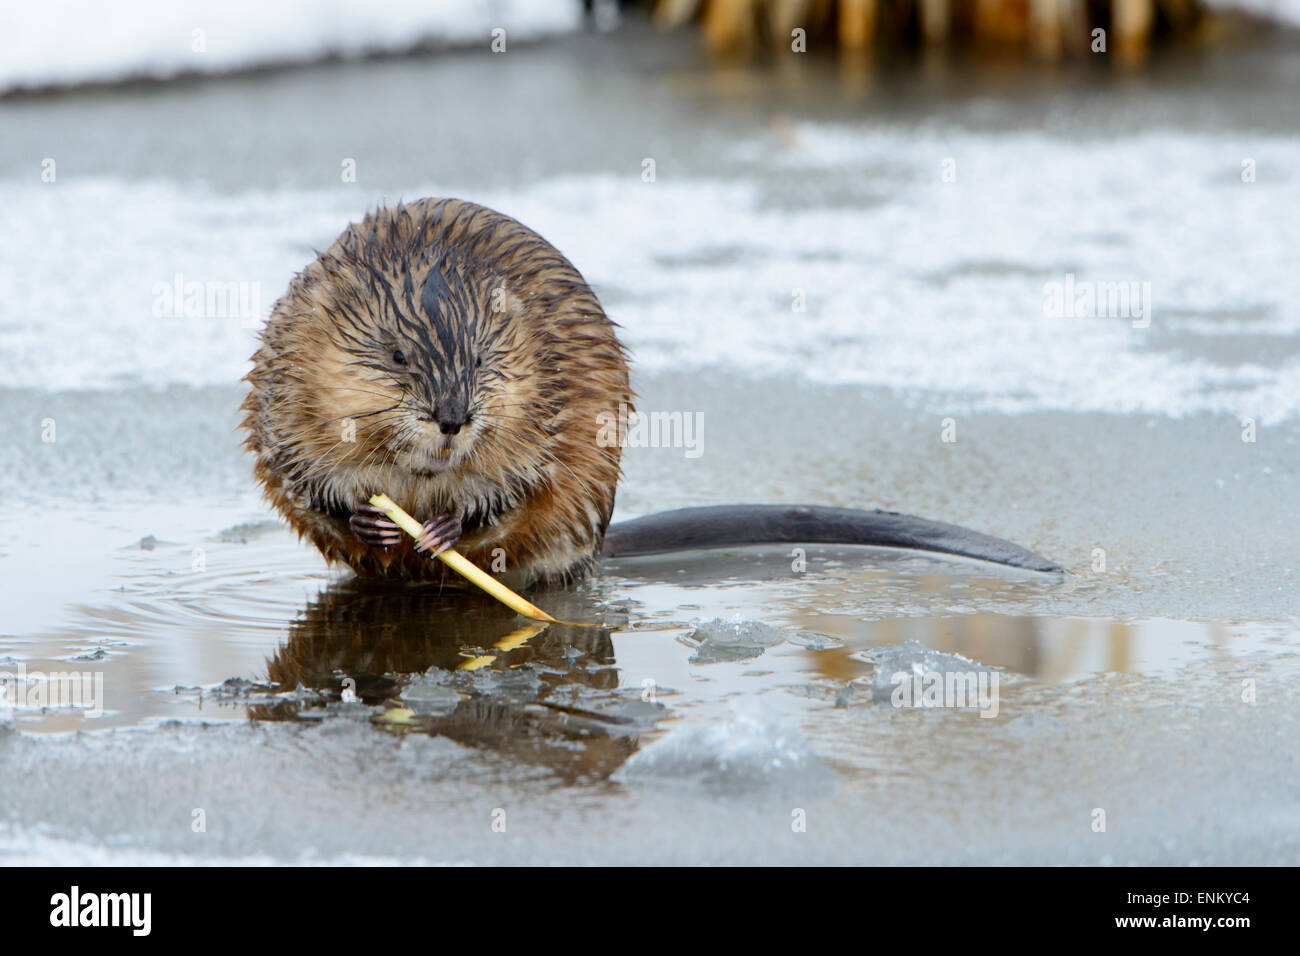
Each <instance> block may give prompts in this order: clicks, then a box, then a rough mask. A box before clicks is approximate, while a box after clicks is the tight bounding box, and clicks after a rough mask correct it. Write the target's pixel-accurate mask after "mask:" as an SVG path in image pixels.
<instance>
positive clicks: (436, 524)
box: [415, 514, 463, 557]
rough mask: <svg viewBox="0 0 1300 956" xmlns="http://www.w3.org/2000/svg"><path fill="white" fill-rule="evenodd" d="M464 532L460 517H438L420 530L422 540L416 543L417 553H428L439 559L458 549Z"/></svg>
mask: <svg viewBox="0 0 1300 956" xmlns="http://www.w3.org/2000/svg"><path fill="white" fill-rule="evenodd" d="M462 531H463V528H462V526H461V522H460V515H456V514H448V515H438V517H436V518H434V519H432V520H431V521H427V522H425V525H424V527H423V528H421V529H420V540H419V541H417V542H416V545H415V548H416V550H417V551H428V552H429V556H430V557H437V556H438V555H440V554H442V552H444V551H446V550H447V549H449V548H454V547H456V543H457V542H458V541H460V536H461V532H462Z"/></svg>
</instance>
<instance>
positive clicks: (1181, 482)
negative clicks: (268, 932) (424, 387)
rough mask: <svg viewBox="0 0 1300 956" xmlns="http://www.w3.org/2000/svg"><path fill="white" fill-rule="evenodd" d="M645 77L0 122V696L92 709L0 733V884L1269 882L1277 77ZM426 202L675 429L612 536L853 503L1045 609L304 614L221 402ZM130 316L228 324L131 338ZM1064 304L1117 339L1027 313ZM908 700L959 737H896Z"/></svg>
mask: <svg viewBox="0 0 1300 956" xmlns="http://www.w3.org/2000/svg"><path fill="white" fill-rule="evenodd" d="M688 47H689V44H688V42H687V40H686V39H685V38H683V37H674V38H670V39H669V40H667V41H662V40H659V41H655V42H651V41H650V40H649V38H647V37H643V36H640V35H638V33H637V32H636V31H635V29H632V30H629V31H626V32H624V33H620V34H616V35H614V36H613V37H612V38H611V37H604V38H597V37H582V36H579V37H574V38H571V39H568V40H562V41H553V42H550V43H547V44H544V45H539V46H536V47H526V46H520V47H519V48H518V49H517V50H516V51H514V52H511V53H510V54H509V55H508V56H505V57H497V58H490V57H486V56H482V55H476V54H470V53H443V54H439V55H437V56H435V57H431V58H430V57H421V58H410V59H402V60H391V61H383V62H377V63H365V64H333V65H327V66H320V67H311V68H305V69H301V70H295V71H285V72H272V73H265V74H258V75H252V76H243V77H236V78H225V79H211V80H202V81H184V82H179V83H174V84H171V85H167V86H133V87H126V88H118V89H110V90H99V91H85V92H80V93H69V94H63V95H58V96H47V97H28V98H22V99H9V100H0V142H2V143H3V146H0V192H2V194H3V195H4V198H5V202H4V204H3V206H0V216H2V217H3V225H4V227H5V228H4V229H0V382H2V383H3V384H4V388H3V389H2V390H0V443H2V444H3V447H4V449H5V451H4V459H3V461H4V468H3V470H2V471H0V574H2V575H3V580H4V585H3V595H4V599H3V610H4V617H3V621H2V622H0V672H8V673H13V672H15V671H17V670H19V669H25V671H26V672H28V673H29V674H33V675H48V674H51V673H55V672H78V673H80V672H87V673H91V674H97V675H100V676H99V678H98V679H99V680H100V681H102V684H101V685H100V686H101V687H102V699H100V701H99V702H100V703H102V708H103V713H102V715H99V716H95V717H91V716H88V714H87V713H86V712H85V709H84V708H83V709H80V710H79V709H76V708H44V709H43V708H41V707H39V706H20V707H18V708H16V709H13V708H10V709H0V760H3V762H4V765H5V767H6V768H7V770H8V771H9V772H8V773H6V774H5V778H4V779H5V782H3V783H0V807H3V811H2V812H0V861H15V862H33V861H38V860H40V861H59V862H69V863H72V862H111V861H144V862H171V861H179V860H188V859H201V860H203V861H217V860H232V861H256V860H273V861H298V860H320V861H331V860H342V861H356V862H364V861H381V860H382V861H385V862H389V861H409V862H420V861H422V862H480V863H505V862H552V861H572V862H605V861H614V862H619V861H625V862H634V863H669V862H726V861H731V862H742V861H744V862H756V863H757V862H783V861H785V862H862V863H886V862H903V863H914V862H927V861H934V862H1043V863H1057V862H1074V863H1115V864H1123V863H1129V862H1152V863H1189V862H1198V863H1214V862H1218V863H1260V862H1277V863H1295V862H1297V860H1300V804H1298V803H1297V797H1296V789H1295V779H1296V769H1297V768H1296V764H1295V760H1296V757H1295V754H1296V748H1295V743H1294V742H1295V740H1296V739H1297V734H1298V733H1300V726H1298V724H1300V707H1298V706H1297V705H1298V704H1300V693H1298V692H1297V690H1296V687H1297V683H1296V679H1297V677H1300V662H1298V660H1297V655H1296V648H1297V640H1298V633H1297V632H1298V630H1300V628H1298V625H1297V603H1296V585H1297V581H1296V577H1297V574H1300V571H1298V570H1297V569H1298V568H1300V561H1298V560H1297V557H1298V556H1300V545H1297V543H1296V535H1295V529H1296V528H1297V527H1298V526H1300V521H1298V520H1297V519H1298V518H1300V514H1298V512H1300V494H1297V488H1298V487H1300V486H1298V484H1297V481H1298V476H1297V461H1298V458H1297V452H1298V451H1300V444H1298V443H1300V335H1297V332H1300V311H1298V310H1297V308H1296V305H1295V303H1296V302H1297V301H1300V274H1298V273H1297V271H1296V269H1295V267H1294V261H1295V255H1294V250H1295V249H1296V248H1297V247H1298V246H1300V224H1297V219H1296V217H1295V215H1294V213H1295V210H1296V209H1297V208H1300V173H1297V170H1296V157H1297V155H1300V154H1298V152H1297V146H1298V145H1300V137H1298V136H1297V132H1298V131H1300V103H1297V101H1295V98H1294V97H1292V96H1290V95H1288V94H1287V92H1286V91H1288V90H1293V89H1295V88H1296V81H1297V76H1296V74H1297V71H1298V70H1300V67H1298V66H1297V59H1296V57H1295V56H1294V54H1293V53H1292V52H1290V51H1289V50H1287V49H1277V50H1269V51H1264V52H1262V53H1260V52H1257V53H1256V54H1255V55H1253V56H1247V55H1244V54H1230V53H1220V54H1215V55H1210V56H1209V57H1208V58H1207V60H1205V61H1184V60H1183V59H1181V58H1165V59H1161V60H1159V61H1158V62H1157V63H1155V64H1154V65H1153V68H1152V70H1151V71H1150V73H1148V74H1143V75H1141V76H1134V77H1129V78H1121V77H1114V76H1111V75H1109V74H1105V73H1098V74H1096V75H1090V76H1088V77H1085V78H1082V80H1083V81H1082V82H1081V78H1080V77H1079V76H1077V75H1074V76H1066V75H1054V74H1052V73H1050V72H1047V73H1037V72H1035V71H1033V70H1030V69H1028V68H1024V69H1022V68H1016V69H1007V70H1001V71H989V70H975V69H973V68H967V67H961V66H956V67H954V66H948V67H946V68H940V67H939V66H937V65H928V66H926V67H925V68H924V69H921V70H920V71H919V72H917V71H908V72H906V73H904V74H901V75H894V74H885V75H881V76H876V77H873V78H870V79H869V80H867V79H864V78H861V77H854V76H851V75H842V74H837V73H836V72H835V71H834V69H833V67H832V66H831V65H830V64H825V63H817V62H813V63H810V64H809V66H808V67H807V68H805V69H803V70H800V71H795V72H778V73H772V74H768V73H763V72H750V71H746V70H724V71H715V70H713V69H711V68H708V67H707V66H706V65H705V64H704V63H702V62H695V61H694V60H693V59H692V57H691V55H690V53H689V49H688ZM47 158H52V159H54V160H55V162H56V165H57V178H56V180H55V182H53V183H43V182H41V170H42V161H43V160H45V159H47ZM647 159H652V160H654V170H655V175H654V181H653V182H647V181H645V178H644V177H643V170H644V169H645V168H646V167H645V160H647ZM348 161H354V163H355V169H356V171H357V177H356V182H344V181H343V180H342V177H341V175H340V171H341V169H344V168H346V167H345V164H346V163H347V162H348ZM1246 161H1250V166H1249V169H1250V170H1252V171H1253V173H1254V175H1253V180H1254V181H1253V182H1243V176H1242V173H1243V170H1244V169H1245V168H1247V167H1245V166H1243V163H1245V162H1246ZM425 195H458V196H463V197H465V198H470V199H474V200H476V201H479V202H482V203H484V204H486V205H489V206H493V207H495V208H498V209H501V210H502V211H504V212H507V213H510V214H511V215H514V216H516V217H517V218H519V219H521V220H522V221H523V222H525V223H527V224H528V225H530V226H532V227H534V228H536V229H537V230H538V231H539V232H541V233H542V234H543V235H545V236H546V237H547V238H549V239H550V240H551V241H552V242H553V243H555V245H557V246H558V247H559V248H560V249H561V250H562V251H563V252H564V253H565V254H566V255H567V256H568V257H569V258H570V259H571V260H572V261H573V262H574V263H575V264H576V265H577V266H578V267H579V269H580V270H582V272H583V273H584V275H585V276H586V277H587V278H588V279H589V280H590V281H591V283H592V284H593V286H594V287H595V289H596V291H597V293H598V294H599V295H600V297H601V300H602V302H603V303H604V304H605V306H606V309H607V310H608V311H609V313H610V314H611V316H612V317H613V318H614V319H615V320H616V321H617V322H619V323H620V324H621V325H622V326H623V329H624V336H625V340H626V341H627V343H628V344H629V346H630V347H631V350H632V353H633V361H634V368H635V372H636V374H635V378H634V387H635V388H636V389H637V391H638V392H639V394H640V399H639V407H641V408H642V409H646V410H665V411H679V412H682V413H684V414H691V415H694V414H696V413H698V414H699V415H700V416H702V418H701V419H700V420H701V421H702V422H703V432H702V443H701V445H700V447H699V451H700V454H698V455H694V454H690V455H688V454H686V451H687V449H682V448H635V449H631V450H630V451H629V452H628V456H627V458H626V471H627V477H626V479H625V482H624V485H623V488H622V490H621V491H620V496H619V505H618V512H617V515H616V517H633V516H636V515H640V514H646V513H649V512H652V511H656V510H661V509H665V508H671V507H680V506H683V505H688V504H712V503H726V502H736V501H770V502H822V503H828V504H836V505H845V506H855V507H874V506H882V507H888V508H892V509H897V510H901V511H907V512H911V513H915V514H920V515H924V516H926V517H930V518H936V519H941V520H945V521H950V522H954V523H957V524H962V525H966V526H969V527H972V528H976V529H978V530H981V531H986V532H990V533H993V534H997V535H1000V536H1003V537H1006V538H1009V539H1011V540H1013V541H1016V542H1018V543H1021V544H1024V545H1026V546H1028V547H1030V548H1032V549H1034V550H1036V551H1038V552H1040V553H1042V554H1045V555H1048V556H1049V557H1052V558H1054V559H1056V560H1057V561H1059V562H1060V563H1061V564H1062V565H1063V566H1064V567H1065V568H1066V569H1067V574H1065V575H1064V576H1060V577H1058V576H1044V575H1034V574H1029V573H1023V572H1013V571H1009V570H1004V569H1000V568H994V567H991V566H986V565H980V564H975V563H970V562H960V561H943V560H938V559H935V558H930V557H925V556H920V555H911V554H898V553H887V552H880V551H865V550H859V551H854V550H852V549H815V548H814V549H809V550H808V553H807V555H806V563H805V564H803V565H802V566H800V567H798V568H796V567H794V566H793V565H794V564H796V563H798V562H796V561H795V560H794V558H795V556H793V555H792V554H791V552H790V549H788V548H768V549H760V550H754V551H733V552H728V553H722V554H708V555H704V554H694V555H682V556H671V557H661V558H654V559H641V560H637V561H623V562H618V563H615V562H610V563H608V564H607V565H606V566H605V568H604V569H603V572H602V573H601V574H600V575H599V576H597V577H595V578H593V579H592V580H590V581H588V582H586V583H584V584H583V585H581V586H578V587H575V588H573V589H571V590H569V591H564V592H554V593H544V594H541V595H540V596H538V597H537V598H536V600H537V601H538V603H540V604H542V605H543V606H545V607H547V608H549V609H551V610H552V611H553V612H555V613H556V614H557V616H559V617H562V618H564V619H567V620H578V621H585V622H591V623H593V624H597V625H599V626H597V627H592V628H565V627H553V628H550V629H548V630H547V631H544V632H542V633H541V634H536V635H532V636H529V635H526V634H520V633H519V628H520V625H521V623H522V622H520V621H519V620H518V619H515V618H513V617H512V616H511V615H509V614H507V613H506V612H504V611H503V610H500V609H499V608H497V607H495V606H494V605H491V603H490V602H489V601H488V600H487V599H486V598H480V597H478V596H474V595H469V596H466V595H456V594H451V593H443V594H440V593H438V592H437V591H436V590H429V589H423V590H421V589H411V588H396V589H395V588H392V587H375V586H367V585H363V584H359V583H357V582H355V581H354V580H352V579H351V578H350V576H349V575H347V574H345V573H342V572H339V571H334V570H330V569H327V568H326V567H325V565H324V564H323V562H322V561H321V559H320V558H319V557H318V556H317V555H316V554H315V552H313V551H311V550H309V549H308V548H306V547H305V546H303V545H301V544H299V543H298V542H297V541H295V540H294V538H293V537H292V535H291V534H290V532H289V531H288V530H287V529H286V528H285V527H284V526H283V525H281V524H279V523H278V522H277V521H276V520H275V519H274V517H273V515H272V514H271V513H270V511H269V510H268V508H267V507H266V506H265V505H264V504H263V503H262V502H261V501H260V499H259V495H258V491H257V489H256V488H255V487H254V486H253V483H252V479H251V475H250V470H251V469H250V462H249V461H248V460H247V459H246V458H245V457H244V456H243V454H242V452H241V449H240V447H239V442H240V439H241V436H240V435H239V434H238V431H237V427H236V426H237V414H236V408H237V406H238V404H239V402H240V400H241V399H242V390H241V387H240V386H239V384H238V380H239V378H240V376H241V375H242V374H243V373H244V371H245V370H246V368H247V358H248V356H249V355H250V354H251V352H252V350H253V348H254V341H255V335H256V327H257V325H258V324H259V323H260V320H261V318H263V317H264V315H265V313H266V311H267V310H269V308H270V305H271V302H272V301H273V300H274V298H275V297H276V296H278V295H279V293H280V292H281V291H282V289H283V288H284V287H285V285H286V284H287V282H288V280H289V278H290V277H291V276H292V274H293V272H294V271H295V270H296V269H298V268H300V267H301V266H303V265H304V264H305V263H306V262H307V261H308V260H309V259H310V258H311V255H312V249H313V248H317V249H319V248H324V246H325V245H326V244H328V242H329V241H330V240H331V239H332V237H333V236H334V235H335V234H337V232H339V231H340V229H341V228H342V226H343V225H344V224H345V223H346V222H347V221H349V220H350V219H356V218H359V217H360V216H361V215H363V214H364V212H365V211H366V210H367V209H368V208H372V207H373V206H374V205H375V204H377V203H380V202H383V201H391V200H395V199H397V198H408V199H409V198H416V197H420V196H425ZM178 276H179V277H180V280H179V281H180V282H181V283H182V284H183V283H184V282H188V281H199V282H203V283H220V284H225V283H234V284H235V286H236V288H237V289H238V290H239V291H240V292H241V293H242V294H244V295H245V296H246V297H247V298H248V302H249V308H248V310H247V311H248V312H249V314H248V315H243V314H238V310H236V313H237V314H234V315H228V316H211V315H207V316H204V315H195V316H186V315H185V314H184V310H183V309H180V310H179V311H178V312H173V311H171V310H167V309H162V310H160V309H158V308H157V304H158V300H159V296H160V291H159V290H160V288H163V287H169V286H172V285H173V284H174V283H175V282H176V281H177V277H178ZM1067 283H1070V286H1069V287H1070V288H1072V289H1077V288H1084V287H1086V284H1088V283H1091V284H1093V287H1095V288H1097V289H1103V290H1104V289H1106V288H1117V287H1118V285H1119V284H1123V285H1124V287H1125V288H1126V289H1132V290H1133V296H1134V297H1133V298H1132V300H1131V301H1129V302H1128V306H1129V307H1128V310H1127V312H1125V313H1124V314H1111V315H1107V316H1103V317H1094V316H1086V315H1077V314H1070V312H1071V310H1057V311H1053V310H1052V308H1051V301H1052V289H1053V288H1055V285H1054V284H1059V286H1060V287H1061V288H1062V289H1064V288H1065V287H1066V284H1067ZM160 311H161V312H162V314H159V312H160ZM946 437H948V438H951V437H955V439H956V440H955V441H946V440H945V438H946ZM51 439H52V440H51ZM710 622H714V623H710ZM718 622H721V623H718ZM489 656H490V657H492V658H493V660H492V661H490V662H487V663H485V666H483V667H481V668H479V669H476V670H467V669H463V668H462V667H461V665H462V664H463V663H465V662H466V661H469V660H473V659H475V658H486V657H489ZM936 671H937V672H939V673H945V672H961V673H969V674H972V675H976V676H977V677H979V678H980V679H982V680H985V681H992V680H993V679H994V678H996V688H997V691H996V695H997V696H996V702H995V706H994V705H992V704H991V703H990V702H988V701H986V703H987V704H989V705H988V706H980V704H979V700H978V699H977V700H976V701H975V702H974V705H973V706H966V707H960V708H949V707H901V708H899V707H894V706H892V705H891V694H892V691H893V687H894V685H893V684H892V683H891V677H892V675H893V674H895V673H905V674H913V675H915V676H916V678H917V681H918V686H920V684H921V683H923V679H924V677H925V675H926V674H928V673H934V672H936ZM976 683H977V684H978V681H977V682H976ZM10 686H12V685H10ZM973 686H975V685H973ZM250 716H251V717H253V718H255V720H252V721H250V720H249V718H250ZM196 809H202V810H203V811H204V814H205V816H206V820H207V829H206V832H205V833H201V834H199V833H194V832H193V831H192V829H191V820H192V814H193V812H194V811H195V810H196ZM1097 809H1102V810H1104V811H1105V813H1106V818H1107V827H1106V831H1105V832H1095V831H1094V821H1095V818H1096V817H1095V811H1096V810H1097ZM801 815H802V816H801ZM500 821H504V824H503V825H504V832H500V826H498V825H496V824H498V823H499V822H500ZM801 822H802V828H801Z"/></svg>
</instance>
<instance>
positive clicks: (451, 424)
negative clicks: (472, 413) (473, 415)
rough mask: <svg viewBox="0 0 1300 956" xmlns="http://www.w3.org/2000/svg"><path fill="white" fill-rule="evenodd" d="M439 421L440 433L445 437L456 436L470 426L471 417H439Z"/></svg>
mask: <svg viewBox="0 0 1300 956" xmlns="http://www.w3.org/2000/svg"><path fill="white" fill-rule="evenodd" d="M437 421H438V431H440V432H442V433H443V434H444V435H455V434H457V433H458V432H459V431H460V430H461V429H462V428H464V427H465V426H466V425H468V424H469V416H468V415H464V416H460V417H459V418H457V417H454V416H450V415H439V416H438V418H437Z"/></svg>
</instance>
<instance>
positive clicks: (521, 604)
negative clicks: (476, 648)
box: [370, 495, 560, 624]
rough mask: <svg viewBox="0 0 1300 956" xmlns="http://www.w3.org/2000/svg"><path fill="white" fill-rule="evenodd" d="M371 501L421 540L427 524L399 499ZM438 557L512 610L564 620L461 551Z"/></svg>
mask: <svg viewBox="0 0 1300 956" xmlns="http://www.w3.org/2000/svg"><path fill="white" fill-rule="evenodd" d="M370 503H371V504H372V505H374V506H375V507H376V508H378V509H379V510H380V511H382V512H384V513H385V514H387V515H388V517H390V518H391V519H393V521H394V523H396V524H397V526H398V527H399V528H401V529H402V530H403V531H405V532H406V533H407V534H409V535H410V536H411V537H412V538H415V539H416V540H417V541H418V540H419V538H420V533H421V531H422V530H423V525H421V524H420V522H418V521H416V520H415V519H414V518H412V517H411V516H410V515H409V514H407V513H406V512H405V511H403V510H402V509H401V508H399V507H398V506H397V502H395V501H393V499H392V498H390V497H388V495H374V496H373V497H372V498H371V499H370ZM437 558H438V560H439V561H441V562H442V563H443V564H445V565H447V567H449V568H451V569H452V570H453V571H455V572H456V573H457V574H459V575H460V576H461V577H463V578H465V579H466V580H468V581H469V582H470V583H471V584H475V585H477V586H478V587H480V588H482V589H483V590H484V591H486V592H487V593H488V594H490V595H492V596H493V597H494V598H496V599H497V600H498V601H500V602H501V603H502V604H504V605H505V606H506V607H508V608H510V609H511V610H514V611H518V612H519V613H520V614H522V615H524V616H525V617H531V618H532V619H533V620H535V621H546V622H547V623H548V624H558V623H560V622H559V621H557V620H556V619H555V618H553V617H551V615H549V614H547V613H546V612H545V611H543V610H542V609H541V608H540V607H538V606H537V605H536V604H531V603H529V602H528V601H525V600H524V599H523V598H521V597H520V596H519V595H518V594H516V593H515V592H514V591H512V590H510V589H509V588H508V587H506V586H505V585H504V584H502V583H501V582H500V581H498V580H497V579H496V578H494V577H492V575H490V574H488V573H487V572H486V571H484V570H483V569H482V568H479V567H478V566H477V565H474V564H471V563H470V562H469V561H468V560H467V559H466V558H465V556H464V555H462V554H460V553H459V552H457V551H455V550H452V549H450V548H449V549H447V550H446V551H444V552H442V553H441V554H439V555H437Z"/></svg>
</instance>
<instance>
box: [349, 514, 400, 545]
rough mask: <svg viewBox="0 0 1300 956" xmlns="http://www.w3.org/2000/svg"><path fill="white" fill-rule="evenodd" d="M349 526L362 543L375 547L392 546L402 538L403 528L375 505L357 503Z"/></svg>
mask: <svg viewBox="0 0 1300 956" xmlns="http://www.w3.org/2000/svg"><path fill="white" fill-rule="evenodd" d="M348 526H349V527H350V528H351V529H352V533H353V534H355V535H356V536H357V537H358V538H360V539H361V543H362V544H368V545H370V546H372V547H375V548H391V547H392V546H393V545H395V544H397V543H398V542H399V541H401V540H402V529H401V528H399V527H397V525H395V524H393V522H391V521H389V520H388V515H386V514H385V513H384V512H382V511H380V510H379V509H378V508H376V507H375V506H374V505H369V504H361V505H357V510H356V512H355V513H354V514H353V515H352V517H350V518H348Z"/></svg>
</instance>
